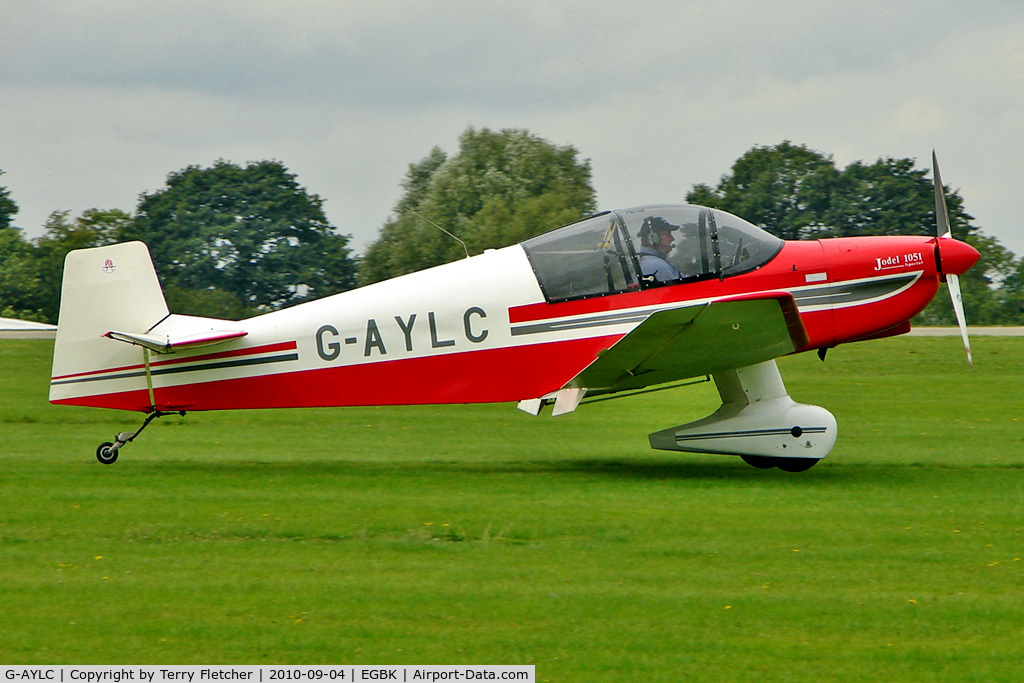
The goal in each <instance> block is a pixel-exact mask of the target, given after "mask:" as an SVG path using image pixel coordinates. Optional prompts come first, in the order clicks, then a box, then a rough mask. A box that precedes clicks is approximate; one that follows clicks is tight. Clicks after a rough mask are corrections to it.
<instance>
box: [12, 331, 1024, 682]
mask: <svg viewBox="0 0 1024 683" xmlns="http://www.w3.org/2000/svg"><path fill="white" fill-rule="evenodd" d="M974 343H975V347H976V350H975V351H976V352H975V356H976V365H977V370H975V371H971V370H969V369H968V368H967V367H966V363H965V362H964V360H963V357H962V351H961V350H959V349H958V344H959V340H957V339H953V338H949V339H946V338H901V339H892V340H884V341H878V342H872V343H868V344H861V345H856V346H851V347H848V348H842V347H841V348H839V349H836V350H834V351H832V352H831V353H830V354H829V357H828V360H827V362H826V363H820V362H819V361H818V360H817V358H815V357H813V356H810V355H807V356H801V357H795V358H787V359H783V360H782V361H780V367H781V369H782V372H783V376H784V377H785V378H786V381H787V386H788V387H789V389H790V391H791V394H792V395H793V396H794V398H796V399H797V400H802V401H806V402H811V403H818V404H820V405H824V406H826V407H828V408H829V409H830V410H832V412H833V413H834V414H835V415H836V416H837V418H838V420H839V425H840V437H839V442H838V444H837V446H836V448H835V450H834V451H833V453H832V454H831V455H830V456H829V458H828V459H827V460H825V461H824V462H823V463H821V464H819V465H818V466H816V467H815V468H813V469H811V470H810V471H808V472H805V473H801V474H785V473H783V472H780V471H778V470H769V471H762V470H755V469H753V468H750V467H748V466H746V465H745V464H743V463H742V462H741V461H740V460H739V459H738V458H729V457H721V456H717V457H716V456H696V455H688V454H673V453H661V452H656V451H651V450H650V449H649V448H648V447H647V443H646V434H647V433H648V432H650V431H654V430H656V429H661V428H664V427H667V426H671V425H673V424H678V423H681V422H684V421H688V420H691V419H695V418H698V417H702V416H703V415H704V414H706V413H708V412H710V411H711V410H713V409H714V408H715V407H716V406H717V395H716V393H715V391H714V387H713V385H710V384H703V385H698V386H693V387H686V388H680V389H673V390H670V391H664V392H658V393H653V394H647V395H643V396H636V397H632V398H626V399H622V400H616V401H604V402H596V403H593V404H590V405H584V406H583V407H582V408H581V409H580V410H579V411H577V412H576V413H574V414H572V415H569V416H565V417H560V418H557V419H551V418H549V417H542V418H532V417H530V416H528V415H525V414H522V413H520V412H519V411H517V410H515V409H514V407H513V406H511V405H498V406H445V407H410V408H366V409H362V408H360V409H333V410H294V411H287V410H285V411H252V412H226V413H209V414H202V413H195V414H190V415H188V416H186V417H185V418H177V417H174V418H165V419H164V420H161V421H159V422H158V423H156V424H155V425H153V426H152V427H150V429H149V430H147V432H146V433H145V434H144V435H143V436H142V437H141V438H140V440H139V441H138V442H136V443H134V444H131V445H129V446H127V447H126V448H125V449H124V450H123V451H122V455H121V459H120V460H119V461H118V462H117V463H116V464H115V465H113V466H104V465H100V464H99V463H97V462H96V460H95V458H94V455H93V453H94V450H95V447H96V444H98V443H99V442H100V441H103V440H108V439H109V438H110V437H111V436H112V435H113V434H114V433H115V432H117V431H121V430H127V429H134V428H135V427H136V426H137V425H138V423H139V421H140V420H139V417H138V416H137V415H135V414H128V413H120V414H119V413H111V412H105V411H94V410H89V409H75V408H66V407H54V406H50V405H48V404H47V403H46V400H45V395H46V390H47V387H46V385H47V377H48V364H49V349H50V346H49V343H48V342H45V341H32V342H29V341H5V342H2V343H0V434H2V438H3V447H2V449H0V450H2V453H0V625H2V628H0V662H2V663H6V664H26V663H135V664H148V663H153V664H168V663H305V664H313V663H362V664H376V663H394V664H400V663H401V664H444V663H476V664H500V663H507V664H535V665H536V667H537V675H538V679H539V680H558V681H583V680H586V681H618V680H645V681H672V680H679V679H681V678H684V677H692V678H694V679H697V680H724V681H737V680H738V681H742V680H758V681H771V680H779V681H793V680H814V681H820V680H842V681H861V680H864V679H866V678H869V677H875V678H879V679H883V680H896V679H899V680H929V681H934V680H950V681H998V680H1019V679H1020V676H1021V668H1020V662H1021V661H1022V660H1024V591H1022V586H1024V559H1021V558H1022V557H1024V531H1022V528H1024V519H1022V514H1024V429H1022V427H1024V415H1022V412H1024V410H1022V408H1024V399H1022V398H1021V395H1020V391H1021V387H1022V379H1024V339H1011V338H979V339H976V340H975V342H974Z"/></svg>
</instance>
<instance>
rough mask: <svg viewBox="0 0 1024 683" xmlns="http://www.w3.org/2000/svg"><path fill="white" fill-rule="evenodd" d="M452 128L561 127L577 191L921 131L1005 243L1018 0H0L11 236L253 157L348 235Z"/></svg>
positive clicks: (1018, 94)
mask: <svg viewBox="0 0 1024 683" xmlns="http://www.w3.org/2000/svg"><path fill="white" fill-rule="evenodd" d="M471 125H472V126H475V127H477V128H483V127H488V128H492V129H501V128H525V129H527V130H529V131H530V132H531V133H534V134H536V135H539V136H541V137H544V138H546V139H548V140H550V141H551V142H554V143H556V144H559V145H562V144H571V145H573V146H575V147H576V148H577V149H578V150H579V152H580V156H581V157H582V158H586V159H590V161H591V164H592V169H593V180H594V187H595V189H596V190H597V196H598V204H599V205H600V207H601V208H602V209H609V208H617V207H625V206H633V205H637V204H644V203H651V202H677V201H678V202H681V201H683V200H684V196H685V195H686V193H687V191H688V190H689V189H690V188H691V187H692V186H693V185H694V184H696V183H701V182H703V183H708V184H712V185H713V184H715V183H717V181H718V179H719V177H720V176H721V175H722V174H724V173H726V172H728V170H729V168H730V166H731V165H732V163H733V162H734V161H735V160H736V159H737V158H738V157H739V156H740V155H742V154H743V153H744V152H746V151H747V150H749V149H750V148H751V147H753V146H755V145H773V144H777V143H779V142H781V141H783V140H791V141H793V142H796V143H802V144H806V145H807V146H809V147H811V148H813V149H816V150H818V151H821V152H824V153H826V154H831V155H833V157H834V158H835V161H836V163H837V165H839V166H840V167H844V166H846V165H847V164H849V163H850V162H852V161H856V160H864V161H868V162H871V161H874V160H876V159H877V158H879V157H912V158H916V159H917V160H918V166H919V167H921V168H926V167H929V166H930V163H931V162H930V154H931V150H932V148H933V147H934V148H936V149H937V150H938V153H939V159H940V162H941V164H942V173H943V179H944V181H945V182H946V184H947V185H950V186H952V187H954V188H957V189H959V190H960V191H961V193H962V195H963V197H964V199H965V202H966V209H967V211H968V212H969V213H971V214H972V215H974V216H975V219H976V221H975V222H976V224H977V225H979V226H980V227H981V228H982V230H984V231H985V232H986V233H987V234H989V235H992V236H995V237H997V238H999V239H1000V241H1001V242H1002V243H1003V244H1004V245H1005V246H1007V247H1009V248H1010V249H1012V250H1013V251H1014V252H1016V253H1017V254H1018V255H1024V225H1022V221H1021V214H1022V208H1024V198H1022V197H1024V193H1022V190H1021V182H1022V179H1024V3H1021V2H1020V1H1019V0H1007V1H1005V2H999V1H992V2H988V1H986V0H975V1H974V2H971V3H966V2H964V1H963V0H952V1H951V0H921V1H919V2H918V1H915V2H899V1H898V0H881V1H878V0H860V1H859V2H849V0H843V1H842V2H827V1H823V0H784V1H777V2H770V3H769V2H759V1H756V0H735V1H732V2H689V1H687V0H668V1H664V2H662V1H654V0H651V1H649V0H633V1H632V2H628V3H624V2H611V1H608V0H581V1H579V2H575V1H563V0H550V1H548V2H542V1H539V0H538V1H524V2H514V1H507V2H501V3H487V2H481V1H480V0H444V1H441V0H435V1H427V0H401V1H395V0H370V1H362V0H354V1H349V0H330V1H329V0H287V2H285V1H284V0H280V1H270V0H266V1H259V0H231V1H218V0H201V1H194V0H177V1H176V2H167V1H166V0H163V1H161V2H150V1H148V0H91V1H90V2H80V3H79V2H74V3H72V2H53V1H47V0H0V169H2V170H3V171H5V175H4V176H2V177H0V186H6V187H7V188H8V189H9V190H10V193H11V197H12V198H13V199H14V201H15V202H17V204H18V205H19V207H20V212H19V214H18V215H17V216H16V219H15V224H16V225H18V226H19V227H22V228H24V229H25V232H26V233H27V234H28V235H30V236H35V235H38V234H40V233H41V230H42V225H43V223H44V222H45V220H46V217H47V216H48V215H49V214H50V213H51V212H52V211H55V210H71V211H72V212H73V213H74V214H75V215H78V214H79V213H81V212H82V211H83V210H85V209H88V208H93V207H96V208H104V209H109V208H120V209H124V210H126V211H133V210H134V209H135V206H136V204H137V199H138V195H139V193H141V192H147V191H149V192H151V191H154V190H157V189H160V188H161V187H163V185H164V181H165V179H166V176H167V174H168V173H170V172H173V171H176V170H179V169H181V168H184V167H185V166H188V165H192V164H198V165H201V166H209V165H211V164H212V163H213V162H214V161H216V160H217V159H221V158H223V159H227V160H230V161H234V162H238V163H244V162H247V161H255V160H260V159H278V160H280V161H282V162H283V163H284V164H285V165H286V166H287V167H288V168H289V169H290V170H291V171H292V172H293V173H295V174H297V176H298V180H299V182H300V183H301V184H302V185H303V186H304V187H305V188H306V189H307V190H308V191H309V192H311V193H315V194H318V195H320V196H321V197H322V198H323V199H324V200H325V209H326V211H327V214H328V217H329V219H330V220H331V222H332V224H333V225H335V226H336V227H337V228H338V229H339V230H340V231H341V232H343V233H346V234H350V235H352V236H353V246H354V247H355V249H356V251H357V252H361V251H362V250H363V248H364V247H365V246H366V244H367V243H368V242H370V241H372V240H373V239H374V238H375V236H376V234H377V231H378V229H379V228H380V226H381V225H382V224H383V222H384V220H385V219H386V218H387V216H388V215H389V213H390V211H391V209H392V207H393V206H394V204H395V202H396V201H397V200H398V198H399V196H400V194H401V188H400V185H399V184H400V183H401V181H402V179H403V177H404V174H405V172H406V169H407V167H408V165H409V164H410V163H412V162H415V161H418V160H419V159H421V158H423V157H424V156H426V155H427V154H428V153H429V151H430V149H431V148H432V147H434V146H439V147H441V148H442V149H444V150H445V151H447V152H449V153H454V152H456V151H457V139H458V136H459V134H460V133H462V132H463V131H464V130H465V129H466V128H467V127H468V126H471Z"/></svg>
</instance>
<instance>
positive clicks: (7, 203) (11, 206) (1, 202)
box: [0, 169, 18, 230]
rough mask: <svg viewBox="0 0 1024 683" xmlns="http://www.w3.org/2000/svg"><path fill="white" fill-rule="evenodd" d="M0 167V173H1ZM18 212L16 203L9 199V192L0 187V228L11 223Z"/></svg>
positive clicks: (2, 172) (7, 226)
mask: <svg viewBox="0 0 1024 683" xmlns="http://www.w3.org/2000/svg"><path fill="white" fill-rule="evenodd" d="M3 174H4V171H3V169H0V175H3ZM17 213H18V205H17V204H15V203H14V200H13V199H11V193H10V191H9V190H8V189H7V188H6V187H0V230H2V229H4V228H9V227H11V226H12V225H13V221H14V216H15V214H17Z"/></svg>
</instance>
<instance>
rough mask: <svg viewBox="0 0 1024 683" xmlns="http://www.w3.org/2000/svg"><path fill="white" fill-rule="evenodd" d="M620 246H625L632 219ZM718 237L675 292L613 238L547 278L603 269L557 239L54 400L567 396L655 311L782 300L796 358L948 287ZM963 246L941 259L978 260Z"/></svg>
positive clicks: (103, 379) (231, 404) (860, 256)
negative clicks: (589, 279)
mask: <svg viewBox="0 0 1024 683" xmlns="http://www.w3.org/2000/svg"><path fill="white" fill-rule="evenodd" d="M705 211H706V210H705ZM724 215H725V216H727V214H724ZM718 216H719V217H720V218H719V221H720V222H721V221H722V220H723V219H722V218H721V216H723V214H721V213H718ZM730 218H734V217H730ZM695 225H696V224H695ZM713 225H714V223H713V222H712V226H713ZM612 227H614V225H613V226H612ZM684 227H686V226H684ZM751 227H752V226H751ZM609 229H611V228H609ZM616 229H618V228H616ZM563 230H564V228H563ZM681 230H682V229H681ZM712 230H714V228H712ZM755 230H756V228H755ZM556 232H557V231H556ZM549 234H552V235H553V234H555V233H549ZM610 234H611V233H609V235H610ZM621 234H622V238H623V240H625V241H626V242H628V241H629V239H630V232H629V231H628V222H623V226H622V230H621ZM713 234H714V233H713V232H712V235H713ZM722 235H723V237H722V239H721V240H718V241H715V242H713V243H710V247H707V246H706V245H705V246H701V247H700V248H696V247H695V249H696V251H694V256H693V257H692V258H691V259H690V261H691V262H694V263H696V262H699V261H700V260H701V259H702V258H703V260H704V266H705V267H704V271H703V272H701V273H698V274H696V275H692V276H686V277H684V278H683V279H680V280H679V281H677V282H670V283H660V282H654V281H651V280H649V279H646V280H645V279H644V276H643V274H642V273H641V272H640V271H639V270H638V268H639V266H638V265H637V263H638V261H637V260H636V258H635V255H636V252H637V251H638V249H633V248H632V246H631V245H630V244H623V243H622V242H621V241H620V242H619V243H618V246H617V248H618V249H619V250H621V251H615V249H616V246H615V245H614V244H613V243H612V240H611V238H610V237H608V239H607V240H606V241H605V242H604V243H602V244H603V246H602V250H603V251H602V252H601V253H602V254H603V255H604V261H603V263H604V266H600V267H603V268H604V269H605V270H604V271H601V273H599V275H600V277H597V278H596V279H595V280H594V282H596V285H595V284H593V283H591V284H580V283H584V281H585V280H586V278H584V277H583V276H582V275H581V276H580V277H578V278H575V279H572V278H570V279H569V280H565V281H564V282H563V281H562V280H559V281H558V282H555V280H553V279H552V278H551V277H550V276H548V277H547V278H545V275H544V274H545V272H547V271H546V270H545V269H554V268H558V263H559V259H560V258H561V259H562V261H563V263H564V267H565V268H568V269H571V268H573V267H575V266H573V263H574V262H577V261H578V262H579V263H581V264H582V263H583V262H584V261H585V260H587V259H590V260H592V261H594V262H595V263H599V260H597V259H596V256H595V257H594V258H591V256H590V252H589V251H587V249H572V250H569V249H564V250H562V251H555V250H553V249H549V250H548V251H542V250H541V248H542V247H543V246H544V245H545V244H550V243H551V241H550V240H549V242H541V243H539V244H540V246H538V243H533V244H531V243H530V242H529V241H528V242H527V243H525V244H522V245H520V244H517V245H513V246H510V247H506V248H502V249H496V250H488V251H487V252H485V253H483V254H481V255H479V256H474V257H472V258H467V259H464V260H462V261H458V262H454V263H449V264H446V265H442V266H438V267H435V268H431V269H428V270H424V271H420V272H417V273H413V274H410V275H404V276H401V277H396V278H394V279H391V280H388V281H385V282H381V283H378V284H374V285H370V286H367V287H363V288H360V289H356V290H352V291H349V292H344V293H341V294H337V295H334V296H330V297H326V298H323V299H320V300H317V301H313V302H310V303H306V304H302V305H300V306H295V307H293V308H289V309H285V310H281V311H276V312H272V313H267V314H264V315H261V316H257V317H255V318H251V319H248V320H245V321H242V322H240V323H236V324H237V325H239V326H241V327H242V328H243V329H244V330H245V332H246V333H247V334H246V335H245V336H244V337H242V338H239V339H234V340H231V341H230V342H228V343H225V344H222V345H219V346H216V347H214V348H211V349H206V350H195V351H189V352H179V353H172V354H168V355H166V356H156V355H155V356H153V357H151V358H149V360H148V366H149V367H148V369H147V368H145V365H146V363H145V362H144V360H143V357H142V354H141V353H139V354H138V362H136V363H126V362H118V363H117V365H116V366H111V367H100V368H95V369H90V370H88V371H85V372H81V373H68V374H65V375H61V376H58V377H54V378H53V382H52V384H51V386H52V387H53V389H52V391H51V400H52V401H53V402H55V403H64V404H73V405H91V406H100V407H108V408H123V409H129V410H140V411H150V410H153V409H154V408H155V409H158V410H217V409H234V408H272V407H296V406H344V405H397V404H424V403H476V402H500V401H520V400H524V399H533V398H537V397H541V396H544V395H546V394H550V393H551V392H554V391H557V390H558V389H560V388H562V387H563V386H565V385H566V383H568V382H569V381H570V380H571V379H572V378H573V377H574V376H576V375H577V374H578V373H580V372H581V371H582V370H583V369H584V368H586V367H587V366H588V365H589V364H590V363H591V362H593V361H594V359H595V358H596V357H597V356H598V354H599V353H601V352H602V351H603V350H605V349H608V348H610V347H611V346H612V345H614V344H615V342H616V341H618V340H619V339H621V338H622V337H623V336H625V335H626V334H628V333H629V332H630V331H631V330H633V329H634V328H636V326H637V325H639V324H640V323H641V322H643V321H644V320H645V319H646V318H647V317H648V316H650V315H651V314H652V313H654V312H657V311H660V310H665V309H670V308H676V307H681V306H688V305H692V304H693V303H695V302H704V301H714V300H718V299H723V298H729V297H735V296H737V295H745V294H756V293H780V292H782V293H788V294H789V295H792V297H793V300H794V301H795V303H796V306H797V309H798V311H799V315H800V320H801V321H802V323H803V326H804V328H805V330H806V339H807V342H806V344H804V345H803V346H802V347H801V348H799V349H796V351H798V352H800V351H807V350H811V349H818V348H828V347H833V346H836V345H838V344H843V343H848V342H853V341H858V340H863V339H870V338H875V337H880V336H886V335H892V334H899V333H902V332H906V331H907V330H908V329H909V321H910V319H911V318H913V317H914V316H915V315H916V314H917V313H919V312H920V311H921V310H922V309H924V307H925V306H927V304H928V303H929V302H930V301H931V300H932V298H933V297H934V296H935V294H936V291H937V289H938V286H939V282H940V279H941V276H942V274H941V272H940V266H941V264H940V261H939V258H938V243H939V240H937V238H926V237H857V238H840V239H823V240H816V241H800V242H796V241H791V242H784V243H783V242H781V241H777V243H776V242H767V241H766V242H765V245H764V246H763V248H762V249H761V252H762V253H761V256H760V257H758V260H757V265H756V267H755V266H750V267H745V266H744V265H743V262H744V261H745V259H746V258H747V257H748V256H749V253H750V251H751V250H750V249H749V245H750V244H751V243H750V241H749V238H747V239H748V241H747V242H744V241H743V239H742V238H741V239H740V240H739V242H738V243H735V242H733V243H732V246H731V247H730V246H729V244H730V243H729V242H728V240H727V239H726V236H727V233H726V232H725V231H723V232H722ZM716 239H717V238H716ZM946 242H947V243H952V242H955V241H954V240H948V239H947V240H946ZM702 244H703V243H702ZM745 244H746V245H747V247H748V249H747V250H745V248H744V245H745ZM956 245H960V247H957V246H950V247H947V246H946V245H945V244H944V246H943V249H944V252H943V253H944V254H945V253H946V252H947V251H948V252H949V253H951V254H952V253H953V252H957V254H960V253H961V252H962V249H961V247H963V248H965V249H967V250H971V251H973V250H972V249H971V248H970V247H968V246H967V245H964V244H963V243H960V242H956ZM729 249H733V250H734V251H735V254H733V255H732V256H729V254H728V253H727V252H728V250H729ZM754 251H756V250H754ZM594 253H595V254H596V253H597V252H596V251H595V252H594ZM559 254H561V255H562V256H559ZM608 254H614V257H610V256H608ZM969 256H970V255H969V254H968V255H967V256H964V257H963V258H961V259H960V260H959V261H957V263H958V265H957V267H961V266H960V265H959V263H960V261H967V260H969V261H970V263H973V259H970V258H968V257H969ZM627 257H628V259H630V260H628V261H627ZM943 258H945V256H943ZM974 258H976V252H975V256H974ZM545 259H546V260H545ZM616 259H618V260H616ZM727 260H728V261H729V263H731V264H732V270H733V271H736V272H735V273H729V272H728V271H729V266H727V265H723V264H725V263H726V261H727ZM949 260H950V262H953V261H954V260H955V259H953V258H950V259H949ZM679 263H680V264H682V266H685V265H686V264H685V263H684V262H683V261H682V260H680V261H679ZM747 263H753V262H752V261H750V262H747ZM970 263H967V266H963V267H962V269H963V270H966V267H969V265H970ZM588 267H589V266H588ZM595 267H597V266H595ZM613 271H614V272H613ZM620 271H621V272H620ZM558 272H559V275H561V273H562V271H558ZM604 273H607V282H605V280H604V279H603V278H604V277H605V276H604ZM684 275H685V274H684ZM570 280H571V281H570ZM560 288H561V289H560ZM574 288H577V289H574ZM580 288H582V289H580ZM154 322H155V321H154ZM153 329H154V331H155V332H157V333H158V332H160V331H161V328H160V326H159V325H157V326H156V327H155V328H153ZM104 341H105V342H107V341H109V343H110V344H117V343H118V342H115V341H113V340H104ZM136 350H137V349H136ZM147 372H148V380H147V379H146V378H145V377H143V375H144V374H146V373H147ZM147 381H148V382H150V383H151V387H149V386H147V385H146V382H147Z"/></svg>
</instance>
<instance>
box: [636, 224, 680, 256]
mask: <svg viewBox="0 0 1024 683" xmlns="http://www.w3.org/2000/svg"><path fill="white" fill-rule="evenodd" d="M678 228H679V226H678V225H672V224H671V223H669V222H668V221H666V220H665V219H664V218H661V217H660V216H648V217H647V218H645V219H644V223H643V225H642V226H640V232H638V233H637V237H639V238H640V244H641V245H642V246H645V247H650V248H652V249H657V250H658V251H660V252H661V253H663V254H667V253H669V252H670V251H672V247H673V246H675V245H674V243H673V240H672V231H673V230H677V229H678Z"/></svg>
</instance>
